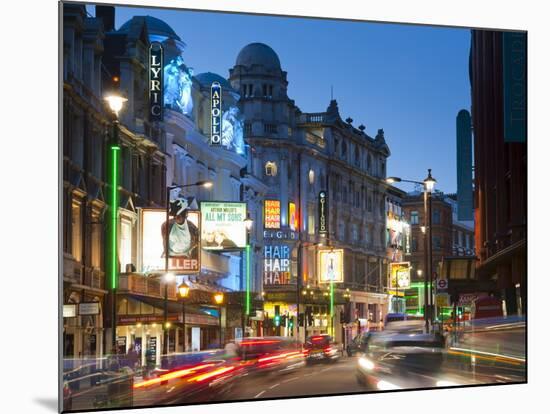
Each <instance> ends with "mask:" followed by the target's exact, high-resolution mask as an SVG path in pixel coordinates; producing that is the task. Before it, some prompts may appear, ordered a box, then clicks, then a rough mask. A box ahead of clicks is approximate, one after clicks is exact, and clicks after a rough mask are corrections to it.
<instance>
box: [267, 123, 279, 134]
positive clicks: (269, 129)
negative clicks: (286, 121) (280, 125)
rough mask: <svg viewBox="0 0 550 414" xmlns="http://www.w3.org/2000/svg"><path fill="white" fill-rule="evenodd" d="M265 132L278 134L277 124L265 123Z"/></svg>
mask: <svg viewBox="0 0 550 414" xmlns="http://www.w3.org/2000/svg"><path fill="white" fill-rule="evenodd" d="M264 133H266V134H276V133H277V125H276V124H264Z"/></svg>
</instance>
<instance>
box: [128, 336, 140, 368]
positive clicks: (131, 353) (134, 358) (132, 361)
mask: <svg viewBox="0 0 550 414" xmlns="http://www.w3.org/2000/svg"><path fill="white" fill-rule="evenodd" d="M126 361H127V363H128V367H130V369H131V370H132V371H135V370H136V365H137V363H138V354H137V352H136V348H135V345H134V344H133V343H132V344H131V345H130V347H129V348H128V353H127V354H126Z"/></svg>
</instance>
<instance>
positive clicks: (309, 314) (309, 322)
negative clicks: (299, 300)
mask: <svg viewBox="0 0 550 414" xmlns="http://www.w3.org/2000/svg"><path fill="white" fill-rule="evenodd" d="M306 323H307V326H312V325H313V312H312V311H311V308H310V307H307V308H306Z"/></svg>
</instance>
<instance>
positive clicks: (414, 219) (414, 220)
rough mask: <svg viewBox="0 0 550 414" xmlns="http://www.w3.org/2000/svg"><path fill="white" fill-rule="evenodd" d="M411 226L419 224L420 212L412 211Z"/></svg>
mask: <svg viewBox="0 0 550 414" xmlns="http://www.w3.org/2000/svg"><path fill="white" fill-rule="evenodd" d="M411 224H418V211H411Z"/></svg>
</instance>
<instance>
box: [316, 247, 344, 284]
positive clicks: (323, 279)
mask: <svg viewBox="0 0 550 414" xmlns="http://www.w3.org/2000/svg"><path fill="white" fill-rule="evenodd" d="M318 261H319V266H318V272H319V275H318V277H319V283H330V282H334V283H342V282H343V281H344V250H343V249H324V250H319V253H318Z"/></svg>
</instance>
